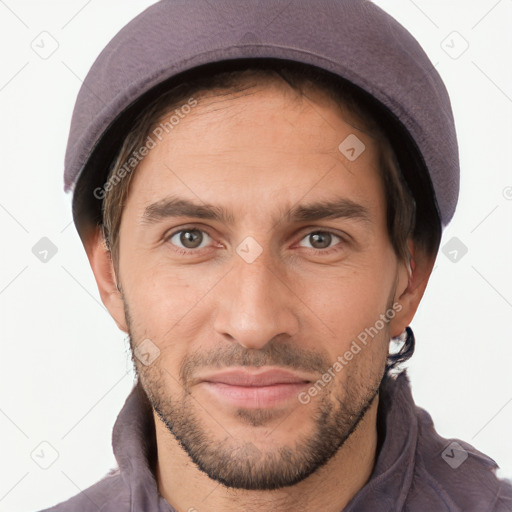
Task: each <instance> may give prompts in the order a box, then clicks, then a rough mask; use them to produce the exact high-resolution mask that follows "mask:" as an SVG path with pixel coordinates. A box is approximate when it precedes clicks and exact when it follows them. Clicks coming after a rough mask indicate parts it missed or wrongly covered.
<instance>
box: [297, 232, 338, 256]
mask: <svg viewBox="0 0 512 512" xmlns="http://www.w3.org/2000/svg"><path fill="white" fill-rule="evenodd" d="M303 240H309V241H310V246H309V247H310V248H311V249H317V250H322V249H330V248H331V247H330V246H331V243H332V242H333V241H334V242H336V241H337V242H341V241H342V239H341V237H339V236H338V235H335V234H334V233H331V232H329V231H313V232H311V233H308V234H307V235H306V236H305V237H304V238H303V239H302V240H301V242H302V241H303ZM299 245H300V246H301V247H308V246H307V245H306V246H304V245H302V243H301V244H299ZM323 252H327V251H323Z"/></svg>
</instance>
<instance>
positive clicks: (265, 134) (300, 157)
mask: <svg viewBox="0 0 512 512" xmlns="http://www.w3.org/2000/svg"><path fill="white" fill-rule="evenodd" d="M194 100H195V101H197V104H196V106H195V107H194V108H193V109H190V110H188V113H187V114H186V115H183V116H181V117H180V119H179V122H178V123H176V124H173V125H172V129H168V130H166V131H168V133H166V131H164V132H163V133H162V135H161V140H159V139H156V138H155V142H156V144H155V146H154V148H153V149H151V151H150V152H149V154H148V155H147V156H146V157H145V158H144V159H143V161H142V162H141V163H140V164H139V167H138V168H137V172H136V173H135V175H134V178H133V183H132V185H131V192H130V196H129V201H128V202H129V203H130V204H131V206H135V207H137V208H138V209H139V210H140V209H142V208H144V207H145V206H147V204H148V203H154V202H156V201H158V200H161V199H164V198H165V196H167V195H170V194H172V195H181V196H183V197H188V198H190V199H195V200H196V201H197V200H198V199H199V200H200V201H204V202H207V203H209V204H219V203H221V202H223V201H231V202H233V203H238V207H239V210H240V211H242V210H244V205H245V206H247V205H248V204H251V205H252V208H253V209H254V208H256V207H258V206H261V207H262V208H264V209H268V208H271V207H272V205H275V204H276V203H284V202H288V203H290V204H293V203H295V202H297V201H298V200H299V199H300V198H301V197H305V196H308V197H307V198H309V199H311V200H317V199H321V198H323V197H325V196H326V195H328V194H329V193H330V192H331V191H332V192H337V195H338V196H339V193H340V192H341V193H344V194H345V195H347V197H349V198H351V199H355V200H359V201H363V202H367V203H374V204H377V203H379V201H380V200H381V199H382V188H383V187H382V183H381V179H380V172H379V170H378V158H377V145H376V142H375V141H374V140H373V139H372V137H371V136H370V135H369V134H367V133H365V132H364V131H363V130H364V127H363V126H362V123H361V121H360V120H358V119H357V118H356V117H355V116H354V115H352V114H351V113H350V112H349V111H348V110H347V109H345V108H343V107H342V106H340V105H339V104H337V103H336V102H334V101H333V100H332V99H330V98H329V96H328V95H327V94H326V93H325V92H323V91H321V90H318V89H311V88H309V89H307V90H305V94H303V95H302V94H300V93H298V92H297V91H296V90H294V89H292V88H291V87H289V86H288V85H287V84H286V83H285V82H284V81H282V80H267V81H264V82H258V83H251V84H248V85H247V87H245V88H244V89H243V90H242V91H239V92H235V93H233V92H230V91H226V90H213V91H207V92H203V93H200V94H198V95H197V96H196V97H194ZM168 116H169V113H166V114H165V115H164V116H163V117H162V119H161V123H165V122H166V120H167V117H168ZM161 126H163V125H162V124H161ZM234 206H236V205H234Z"/></svg>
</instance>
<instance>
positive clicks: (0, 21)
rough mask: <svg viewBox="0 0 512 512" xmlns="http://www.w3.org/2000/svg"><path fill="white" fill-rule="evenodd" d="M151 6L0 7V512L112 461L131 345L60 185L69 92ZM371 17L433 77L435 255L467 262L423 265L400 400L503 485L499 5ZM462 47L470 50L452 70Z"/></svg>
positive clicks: (504, 6)
mask: <svg viewBox="0 0 512 512" xmlns="http://www.w3.org/2000/svg"><path fill="white" fill-rule="evenodd" d="M191 1H195V0H191ZM198 1H203V0H198ZM311 1H312V0H311ZM210 2H211V3H213V2H214V0H210ZM152 3H153V2H152V1H148V0H146V1H144V0H131V1H126V0H123V1H121V0H109V1H108V2H106V1H99V0H89V1H88V2H87V1H85V0H66V1H64V0H61V1H57V0H46V1H45V2H36V1H35V0H34V1H28V0H0V49H1V50H0V51H1V61H0V62H1V64H0V112H1V117H0V141H1V146H0V147H1V159H0V177H1V181H0V232H1V233H2V247H1V249H2V250H1V252H0V254H1V265H0V315H1V322H0V333H1V334H0V336H1V353H0V354H1V355H0V364H1V372H0V379H1V380H0V460H1V467H0V511H9V512H18V511H28V510H39V509H42V508H45V507H47V506H50V505H53V504H55V503H57V502H60V501H62V500H64V499H67V498H68V497H70V496H72V495H75V494H77V493H78V492H79V491H80V490H82V489H85V488H87V487H88V486H90V485H91V484H93V483H94V482H96V481H98V480H99V479H100V478H101V477H103V476H104V475H105V473H106V472H107V471H108V470H109V469H110V468H112V467H114V466H115V464H116V463H115V459H114V457H113V454H112V449H111V430H112V427H113V424H114V421H115V419H116V416H117V414H118V412H119V410H120V409H121V407H122V405H123V403H124V400H125V398H126V396H127V395H128V393H129V391H130V389H131V386H132V383H133V374H132V370H131V363H130V357H129V353H128V345H127V342H126V340H125V339H124V336H123V334H122V333H121V332H119V331H118V330H117V328H116V327H115V324H114V322H113V321H112V320H111V319H110V317H109V315H108V314H107V312H106V310H105V308H104V307H103V305H102V304H101V301H100V299H99V295H98V293H97V291H96V286H95V283H94V280H93V275H92V272H91V271H90V268H89V265H88V261H87V259H86V257H85V253H84V251H83V249H82V246H81V243H80V240H79V238H78V236H77V234H76V232H75V229H74V226H73V224H72V223H71V211H70V199H71V198H70V197H69V196H66V195H65V194H64V192H63V181H62V173H63V161H64V153H65V145H66V141H67V132H68V129H69V123H70V119H71V113H72V109H73V105H74V101H75V98H76V95H77V93H78V89H79V87H80V85H81V81H82V80H83V78H84V77H85V75H86V74H87V71H88V69H89V67H90V65H91V64H92V62H93V61H94V59H95V58H96V56H97V55H98V53H99V52H100V51H101V50H102V49H103V47H104V46H105V45H106V44H107V43H108V41H109V40H110V39H111V38H112V36H113V35H114V34H115V33H116V32H117V31H118V30H119V29H120V28H121V27H122V26H124V25H125V24H126V23H127V22H128V21H129V20H130V19H132V18H133V17H134V16H135V15H136V14H138V13H139V12H141V11H142V10H143V9H144V8H145V7H147V6H148V5H150V4H152ZM376 3H377V4H378V5H380V6H382V7H383V8H384V9H386V10H387V11H388V12H389V13H390V14H392V15H393V16H394V17H395V18H397V19H398V20H399V21H400V22H401V23H402V24H403V25H405V26H406V27H407V28H408V29H409V30H410V31H411V32H412V34H413V35H414V36H415V37H416V38H417V39H418V40H419V42H420V43H421V44H422V46H423V47H424V49H425V51H426V52H427V53H428V55H429V57H430V58H431V60H432V62H433V63H434V64H435V65H436V67H437V69H438V70H439V72H440V74H441V76H442V77H443V79H444V80H445V83H446V85H447V88H448V90H449V93H450V96H451V98H452V103H453V109H454V114H455V119H456V124H457V132H458V136H459V144H460V157H461V169H462V177H461V194H460V200H459V205H458V209H457V212H456V214H455V218H454V220H453V222H452V223H451V224H450V225H449V227H448V228H447V229H446V230H445V233H444V236H443V242H442V246H444V244H446V243H447V242H448V241H449V240H450V239H451V238H452V237H457V238H459V239H460V241H461V242H462V243H463V244H464V245H465V246H466V247H467V249H468V252H467V254H465V255H464V256H463V257H461V258H460V259H459V260H458V261H457V262H452V261H450V259H449V258H448V257H447V256H445V255H444V254H443V253H442V252H441V253H440V254H439V256H438V259H437V264H436V267H435V270H434V272H433V275H432V278H431V281H430V284H429V287H428V289H427V292H426V295H425V297H424V300H423V302H422V304H421V306H420V309H419V311H418V314H417V316H416V318H415V319H414V321H413V324H412V327H413V329H414V332H415V334H416V339H417V349H416V353H415V355H414V357H413V359H412V360H411V362H410V364H409V368H410V369H409V374H410V376H411V382H412V389H413V395H414V397H415V399H416V402H417V404H418V405H420V406H421V407H424V408H425V409H427V410H428V411H429V412H430V414H431V415H432V417H433V419H434V423H435V426H436V428H437V430H438V432H439V433H440V434H441V435H442V436H444V437H446V438H460V439H463V440H465V441H467V442H469V443H470V444H473V445H474V446H475V447H476V448H477V449H479V450H481V451H483V452H484V453H486V454H488V455H489V456H491V457H492V458H494V459H495V460H496V462H497V463H498V464H499V465H500V466H501V469H500V471H499V472H498V475H499V476H501V477H507V478H511V477H512V442H511V432H512V428H511V427H512V377H511V374H512V369H511V362H512V336H511V334H512V332H511V331H512V329H511V326H510V319H511V318H512V265H511V262H512V230H511V227H512V200H511V199H512V188H511V187H512V166H511V156H510V149H511V146H512V144H511V140H512V130H511V119H512V76H511V74H512V71H511V69H512V67H511V63H512V40H511V37H512V36H511V35H510V34H511V30H510V27H511V26H512V1H511V0H501V1H497V0H479V1H478V2H477V1H473V2H468V1H467V0H451V1H447V0H444V1H440V0H438V1H426V0H414V2H413V1H409V0H378V1H377V2H376ZM177 22H179V20H177ZM340 29H342V27H340ZM43 31H46V32H48V33H49V34H51V36H52V37H53V38H54V39H55V40H56V42H57V43H58V48H57V50H56V51H55V53H54V54H53V55H51V56H50V57H49V58H47V59H42V58H41V57H40V56H38V55H37V54H36V53H35V51H34V50H33V49H32V47H31V44H32V41H34V40H36V41H37V40H38V39H37V37H38V36H39V34H40V33H41V32H43ZM454 31H456V32H457V33H458V35H457V34H455V35H454V34H452V33H453V32H454ZM44 37H48V36H47V35H46V36H44ZM447 37H448V39H447ZM462 38H464V40H466V41H467V43H468V44H469V48H468V49H467V51H465V52H464V53H463V54H462V55H460V57H458V58H456V59H455V58H453V57H454V56H455V55H456V53H458V52H460V51H461V50H462V49H463V48H464V47H463V46H462V45H463V44H465V43H464V41H463V39H462ZM47 41H48V42H51V41H50V40H47ZM443 41H445V42H444V43H442V42H443ZM57 43H55V44H57ZM450 46H451V47H452V48H451V49H450V48H449V47H450ZM47 48H48V46H47ZM445 50H446V51H445ZM447 51H448V52H451V55H449V53H447ZM42 237H48V238H49V239H50V240H51V241H52V242H53V243H54V244H55V246H56V247H57V249H58V252H57V254H56V255H55V256H54V257H53V258H51V259H50V261H48V262H47V263H43V262H41V261H39V259H37V258H36V257H35V256H34V254H33V253H32V247H33V246H34V245H35V244H36V243H37V242H38V241H39V240H40V239H41V238H42ZM43 441H44V442H47V443H49V444H50V445H51V446H52V447H53V449H54V450H56V452H57V453H58V458H57V459H56V461H55V462H54V463H53V464H52V465H51V466H50V467H49V468H48V469H46V470H45V469H42V468H40V467H39V466H38V465H37V464H36V462H34V460H33V458H31V454H34V453H35V454H37V453H39V454H40V459H39V460H40V461H41V460H42V459H44V458H45V457H46V459H47V462H49V461H51V457H52V453H53V452H52V449H51V448H49V447H48V445H46V444H45V445H43V446H42V447H41V446H39V445H40V443H41V442H43ZM34 450H36V451H35V452H34ZM41 450H42V452H41ZM41 453H44V457H43V456H42V455H41ZM34 458H36V459H37V457H35V456H34ZM43 462H44V461H43Z"/></svg>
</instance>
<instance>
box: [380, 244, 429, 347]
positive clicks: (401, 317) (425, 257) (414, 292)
mask: <svg viewBox="0 0 512 512" xmlns="http://www.w3.org/2000/svg"><path fill="white" fill-rule="evenodd" d="M408 246H409V252H410V254H411V260H410V268H409V269H408V268H407V267H408V264H407V263H402V265H403V268H402V269H400V271H399V272H400V275H401V276H403V277H401V278H399V279H398V286H397V288H396V292H395V298H394V302H395V303H397V304H400V306H401V309H398V308H396V312H397V313H396V315H395V316H394V318H393V319H392V320H391V321H390V336H391V337H393V338H394V337H396V336H399V335H400V334H401V333H403V332H404V330H405V328H406V327H407V326H408V325H409V324H410V323H411V321H412V319H413V318H414V315H415V314H416V310H417V309H418V306H419V304H420V301H421V299H422V297H423V294H424V293H425V288H426V287H427V283H428V280H429V278H430V275H431V273H432V269H433V268H434V263H435V260H436V255H435V254H434V255H430V254H427V252H426V251H424V250H423V249H421V248H417V247H415V245H414V243H413V242H412V241H409V242H408ZM404 270H405V272H404ZM404 277H405V278H404Z"/></svg>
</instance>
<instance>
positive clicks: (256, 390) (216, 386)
mask: <svg viewBox="0 0 512 512" xmlns="http://www.w3.org/2000/svg"><path fill="white" fill-rule="evenodd" d="M201 384H202V385H203V386H205V387H206V389H208V391H209V392H210V393H212V394H213V395H215V396H216V397H218V398H220V399H221V400H222V401H223V402H227V403H229V404H231V405H234V406H236V407H245V408H249V409H267V408H271V407H275V406H278V405H282V404H283V403H284V402H286V401H288V400H290V399H295V400H297V397H298V395H299V393H300V392H301V391H303V390H304V389H305V388H306V387H307V386H308V385H309V384H308V383H307V382H293V383H291V382H290V383H282V384H273V385H271V386H232V385H230V384H224V383H220V382H202V383H201Z"/></svg>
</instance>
